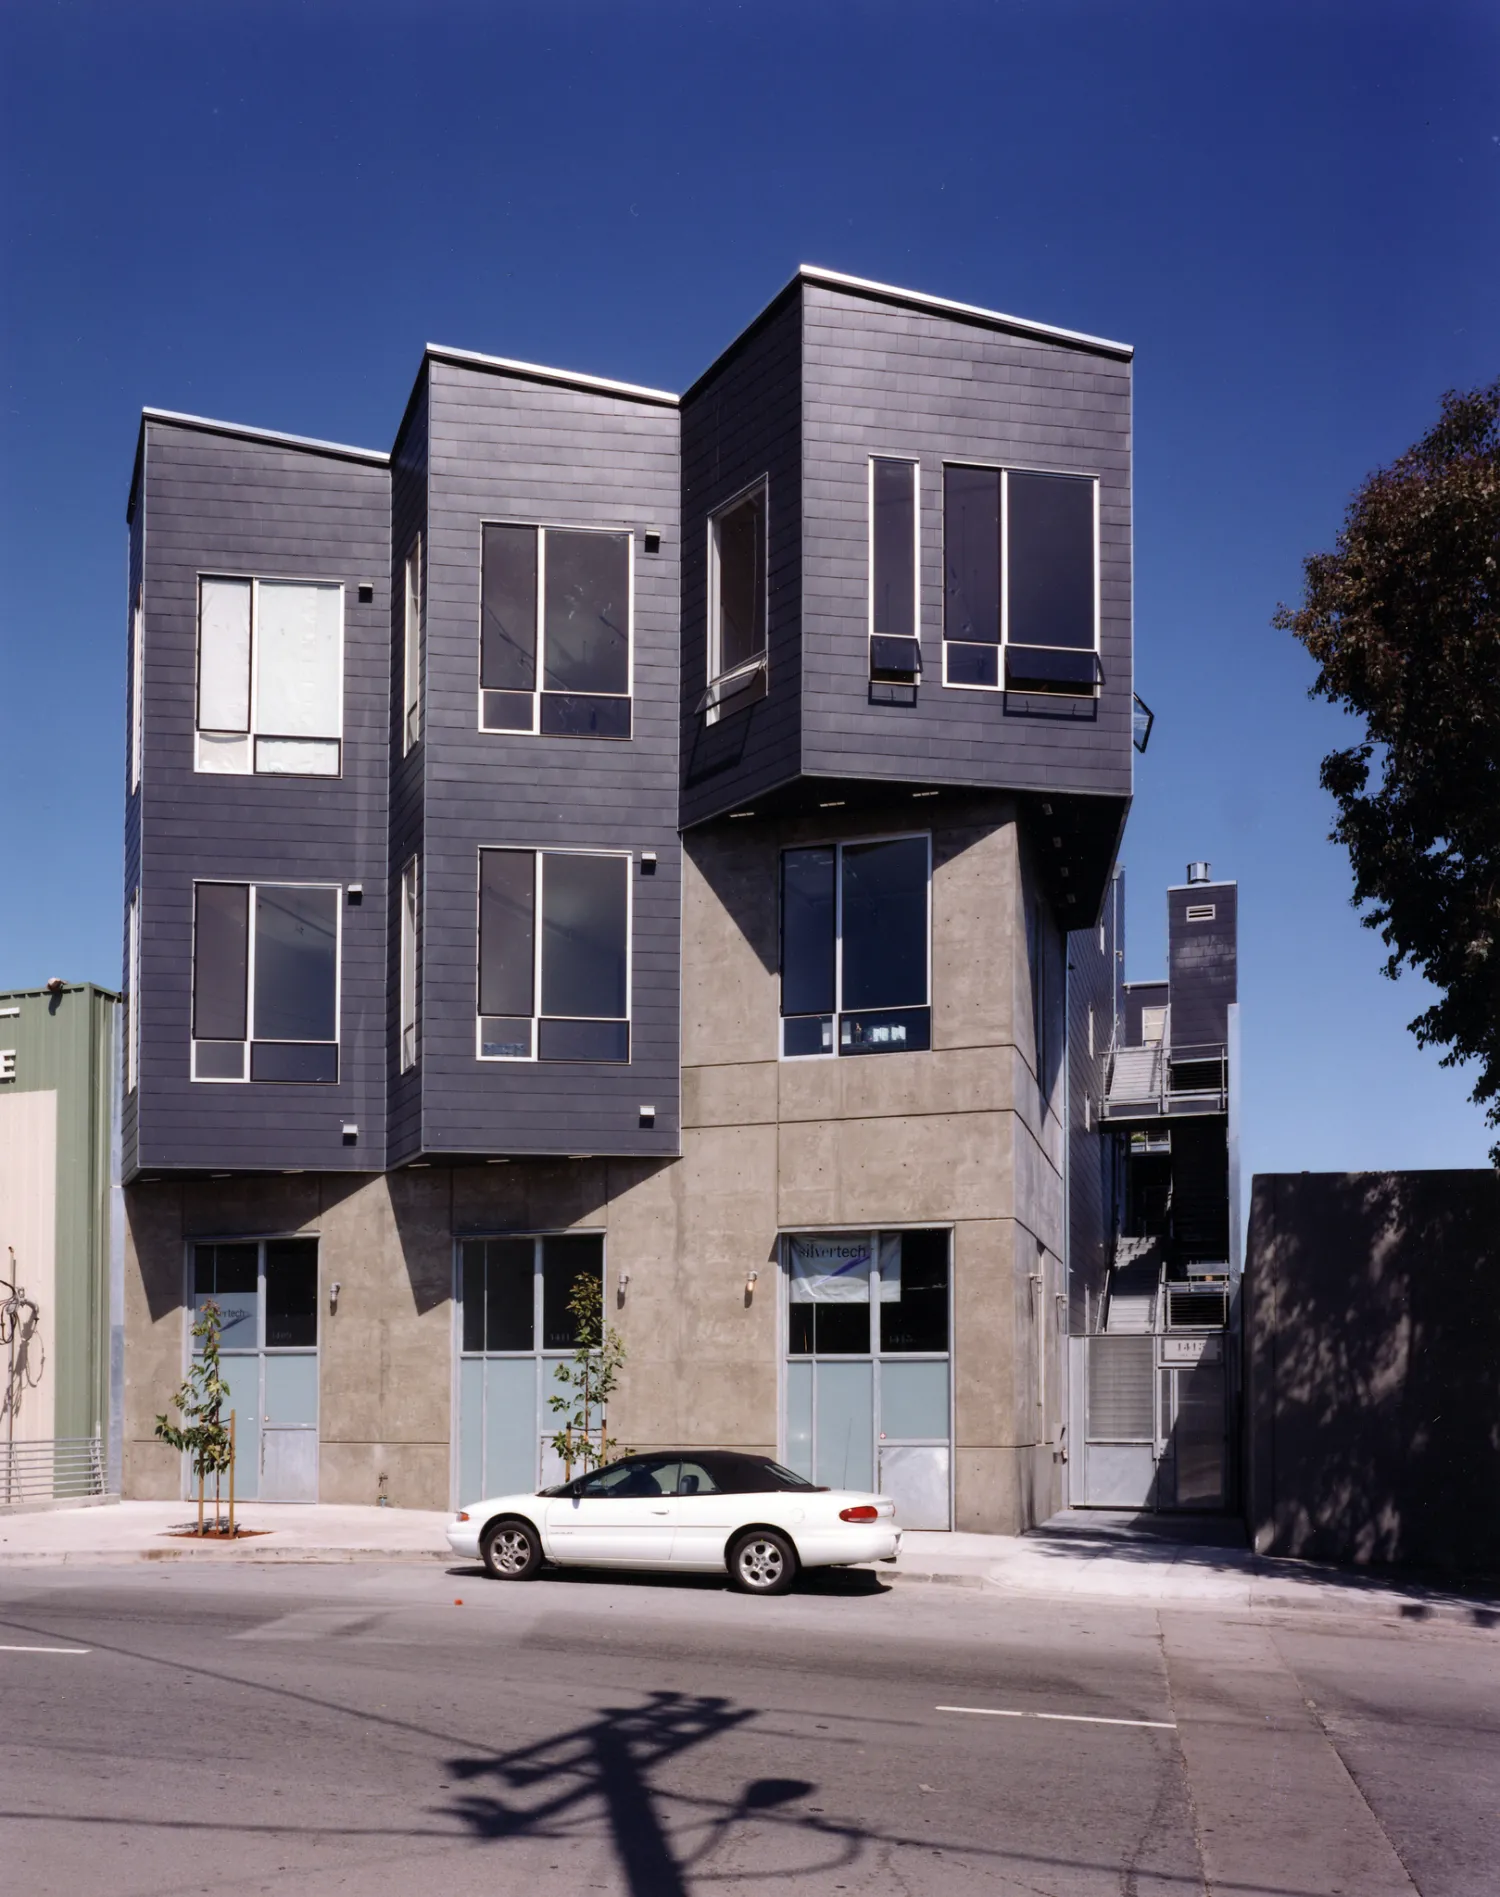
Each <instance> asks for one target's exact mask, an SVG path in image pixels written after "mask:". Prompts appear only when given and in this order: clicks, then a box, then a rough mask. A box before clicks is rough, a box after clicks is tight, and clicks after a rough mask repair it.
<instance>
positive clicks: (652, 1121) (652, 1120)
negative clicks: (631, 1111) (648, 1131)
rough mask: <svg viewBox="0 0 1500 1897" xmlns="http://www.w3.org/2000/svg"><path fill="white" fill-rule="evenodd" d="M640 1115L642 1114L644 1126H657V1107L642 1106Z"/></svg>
mask: <svg viewBox="0 0 1500 1897" xmlns="http://www.w3.org/2000/svg"><path fill="white" fill-rule="evenodd" d="M640 1116H641V1125H642V1126H655V1125H656V1108H655V1107H653V1106H643V1107H642V1108H641V1109H640Z"/></svg>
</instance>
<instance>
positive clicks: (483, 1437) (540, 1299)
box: [458, 1232, 604, 1501]
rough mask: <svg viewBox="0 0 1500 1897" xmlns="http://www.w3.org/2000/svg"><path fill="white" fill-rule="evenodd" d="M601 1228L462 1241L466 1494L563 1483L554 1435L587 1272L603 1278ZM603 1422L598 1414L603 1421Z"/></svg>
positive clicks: (461, 1437)
mask: <svg viewBox="0 0 1500 1897" xmlns="http://www.w3.org/2000/svg"><path fill="white" fill-rule="evenodd" d="M603 1276H604V1238H603V1235H602V1234H601V1233H598V1232H556V1233H549V1234H548V1235H547V1236H545V1237H532V1236H529V1235H528V1236H526V1237H524V1238H523V1237H505V1238H466V1239H464V1240H463V1241H462V1243H461V1245H460V1247H459V1262H458V1298H459V1337H458V1342H459V1370H458V1377H459V1387H458V1465H459V1466H458V1484H459V1493H460V1495H461V1497H462V1498H463V1500H465V1501H471V1500H472V1499H473V1498H474V1497H475V1496H476V1495H496V1494H499V1495H504V1494H506V1493H507V1492H509V1491H512V1490H515V1489H533V1488H535V1487H536V1486H537V1484H538V1482H560V1481H561V1480H562V1479H563V1474H564V1470H563V1466H562V1462H561V1460H560V1458H559V1457H558V1455H557V1452H556V1451H555V1450H554V1449H553V1447H552V1444H551V1441H550V1438H551V1436H552V1435H553V1433H554V1432H555V1431H556V1429H557V1428H558V1425H559V1423H560V1422H561V1420H562V1419H561V1417H560V1416H559V1415H558V1413H557V1412H556V1411H555V1410H554V1409H553V1408H552V1405H551V1399H552V1397H553V1396H554V1395H566V1388H565V1386H562V1385H560V1384H558V1383H557V1382H556V1381H555V1376H556V1372H557V1370H558V1368H559V1367H560V1366H561V1365H562V1363H563V1362H565V1361H566V1358H567V1357H568V1356H569V1354H570V1353H571V1352H572V1351H573V1350H575V1349H576V1348H577V1344H578V1319H577V1316H576V1314H575V1313H574V1312H573V1311H572V1310H570V1309H569V1305H570V1303H571V1301H572V1298H573V1294H574V1291H575V1289H576V1288H577V1285H578V1281H579V1279H580V1278H592V1279H593V1280H594V1281H595V1283H597V1284H600V1285H601V1288H602V1281H603ZM595 1420H596V1421H597V1419H595Z"/></svg>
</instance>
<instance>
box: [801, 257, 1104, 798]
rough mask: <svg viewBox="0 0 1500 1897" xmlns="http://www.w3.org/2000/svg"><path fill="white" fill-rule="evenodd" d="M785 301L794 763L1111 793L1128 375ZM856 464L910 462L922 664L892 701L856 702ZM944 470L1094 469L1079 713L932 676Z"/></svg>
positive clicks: (935, 328)
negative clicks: (798, 565)
mask: <svg viewBox="0 0 1500 1897" xmlns="http://www.w3.org/2000/svg"><path fill="white" fill-rule="evenodd" d="M803 305H804V319H803V320H804V371H803V373H804V401H803V414H802V431H803V436H802V448H803V470H804V477H803V499H802V519H803V579H802V648H803V655H802V658H803V663H802V768H803V769H804V770H805V771H807V772H809V773H816V774H819V775H829V776H836V777H880V778H887V779H897V780H902V781H910V782H933V783H968V784H987V785H994V786H996V787H1005V788H1014V789H1036V790H1048V791H1066V790H1076V791H1085V792H1093V793H1103V794H1105V795H1109V796H1117V797H1127V796H1129V794H1130V788H1131V748H1130V709H1131V580H1130V386H1131V382H1130V364H1129V363H1128V362H1121V361H1118V360H1115V359H1111V358H1109V357H1106V356H1101V355H1098V354H1093V353H1088V352H1085V351H1083V350H1081V349H1077V348H1069V347H1067V346H1066V345H1063V344H1057V343H1049V342H1042V341H1038V340H1033V339H1030V338H1025V337H1018V336H1008V335H1003V334H1000V333H997V332H996V331H994V330H993V329H989V328H985V327H982V326H980V325H978V324H974V323H965V322H963V321H961V320H959V319H957V318H954V317H948V316H941V315H937V314H933V313H929V312H926V311H920V310H911V309H901V308H895V307H893V306H891V305H890V304H887V303H882V302H879V301H877V300H874V299H872V298H868V297H862V296H859V295H854V294H850V293H848V292H841V291H837V290H833V289H829V288H827V287H825V286H822V285H818V284H808V285H805V286H804V290H803ZM873 454H891V455H898V456H911V457H916V458H918V459H919V460H920V463H921V477H920V478H921V575H922V577H921V606H922V626H921V630H922V641H923V650H924V668H925V671H924V679H923V683H922V685H921V688H920V691H919V693H918V702H917V703H916V704H915V705H911V706H904V705H872V704H870V702H869V672H868V658H867V650H866V628H867V615H868V582H867V571H868V566H867V560H868V512H869V509H868V501H867V480H868V474H867V470H868V462H869V457H870V456H871V455H873ZM949 460H957V461H975V462H982V463H986V464H989V465H992V466H1008V467H1024V468H1040V469H1044V470H1055V471H1059V472H1074V473H1088V474H1096V475H1097V476H1098V477H1099V479H1100V483H1101V488H1100V587H1101V618H1102V630H1101V655H1100V656H1101V661H1102V664H1103V669H1104V675H1105V684H1104V687H1103V691H1102V694H1101V696H1100V698H1099V699H1098V700H1097V702H1093V701H1090V702H1082V701H1070V700H1065V699H1058V698H1039V697H1023V696H1021V695H1018V694H1008V695H1003V694H1000V693H996V692H973V691H963V690H958V689H954V688H952V687H944V686H943V685H942V683H941V680H942V648H941V640H942V622H943V588H942V533H943V521H942V478H943V464H944V462H945V461H949Z"/></svg>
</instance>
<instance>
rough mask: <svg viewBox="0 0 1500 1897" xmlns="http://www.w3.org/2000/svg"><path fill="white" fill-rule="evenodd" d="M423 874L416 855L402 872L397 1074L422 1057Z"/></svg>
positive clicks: (405, 865) (408, 861)
mask: <svg viewBox="0 0 1500 1897" xmlns="http://www.w3.org/2000/svg"><path fill="white" fill-rule="evenodd" d="M421 895H422V884H421V872H420V869H419V867H418V858H417V856H416V854H415V853H413V855H412V856H410V857H409V858H408V859H407V861H406V862H405V864H403V866H402V869H401V921H400V929H401V938H400V940H401V955H400V984H401V985H400V990H399V994H398V1012H399V1015H400V1019H399V1021H398V1023H397V1063H398V1072H400V1073H403V1074H406V1073H410V1072H411V1070H412V1068H414V1067H415V1066H416V1065H417V1061H418V1058H419V1054H420V1046H419V1042H418V1038H417V1037H418V1018H419V1013H420V1002H419V996H418V987H417V983H418V959H417V957H418V948H419V938H420V932H421V907H420V905H421ZM408 1031H409V1032H410V1035H411V1047H410V1053H409V1054H408V1051H407V1034H408Z"/></svg>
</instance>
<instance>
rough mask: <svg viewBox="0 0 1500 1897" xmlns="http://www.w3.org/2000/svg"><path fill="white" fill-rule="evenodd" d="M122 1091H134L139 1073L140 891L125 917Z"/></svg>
mask: <svg viewBox="0 0 1500 1897" xmlns="http://www.w3.org/2000/svg"><path fill="white" fill-rule="evenodd" d="M125 954H126V963H125V966H126V980H127V983H128V985H127V987H126V990H125V1091H126V1093H134V1092H135V1090H136V1088H137V1086H138V1085H139V1084H140V1076H141V892H140V890H139V888H137V889H135V890H133V891H132V892H131V897H130V910H129V913H128V916H127V919H126V950H125Z"/></svg>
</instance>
